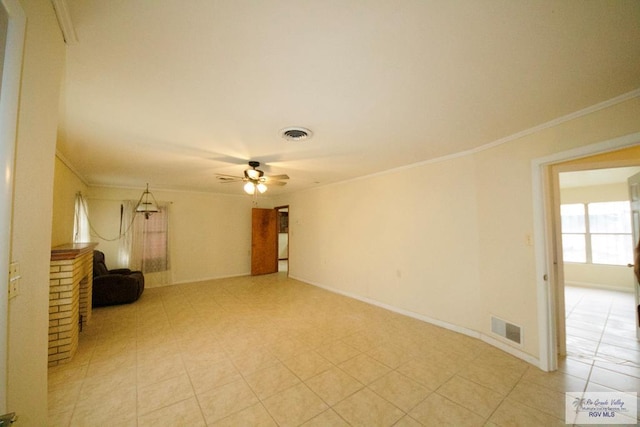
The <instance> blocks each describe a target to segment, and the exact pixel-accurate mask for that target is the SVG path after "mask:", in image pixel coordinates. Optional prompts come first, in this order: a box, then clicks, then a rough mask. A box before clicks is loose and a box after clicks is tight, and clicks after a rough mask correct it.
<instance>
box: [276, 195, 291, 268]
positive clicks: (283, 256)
mask: <svg viewBox="0 0 640 427" xmlns="http://www.w3.org/2000/svg"><path fill="white" fill-rule="evenodd" d="M274 209H275V210H276V211H277V212H278V222H277V223H278V272H279V273H280V272H283V273H286V274H287V275H288V274H289V205H286V206H277V207H275V208H274Z"/></svg>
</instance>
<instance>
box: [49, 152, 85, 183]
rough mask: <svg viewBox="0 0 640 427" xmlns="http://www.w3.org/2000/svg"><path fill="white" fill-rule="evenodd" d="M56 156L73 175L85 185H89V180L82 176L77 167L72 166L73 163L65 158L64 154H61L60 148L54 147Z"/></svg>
mask: <svg viewBox="0 0 640 427" xmlns="http://www.w3.org/2000/svg"><path fill="white" fill-rule="evenodd" d="M56 157H57V158H58V159H59V160H60V161H61V162H62V163H64V165H65V166H66V167H68V168H69V170H70V171H71V172H72V173H73V174H74V175H75V176H77V177H78V179H79V180H80V181H82V183H83V184H84V185H86V186H87V187H89V186H90V184H89V181H87V179H86V178H85V177H84V176H83V175H82V174H81V173H80V172H78V169H76V168H75V166H73V163H71V161H69V159H67V158H66V157H65V156H64V154H62V153H61V152H60V150H58V149H56Z"/></svg>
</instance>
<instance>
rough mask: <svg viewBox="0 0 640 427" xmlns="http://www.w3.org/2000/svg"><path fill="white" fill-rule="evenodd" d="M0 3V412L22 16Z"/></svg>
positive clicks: (12, 0) (10, 2) (12, 1)
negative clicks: (1, 44) (0, 13)
mask: <svg viewBox="0 0 640 427" xmlns="http://www.w3.org/2000/svg"><path fill="white" fill-rule="evenodd" d="M0 6H2V8H3V9H4V11H5V12H6V14H7V17H8V21H7V34H6V36H7V38H6V41H5V50H4V58H3V61H2V83H1V85H2V90H1V91H0V159H1V160H0V169H1V170H2V178H0V206H1V208H0V277H2V280H0V324H2V325H3V327H0V413H6V412H7V369H8V368H7V351H8V329H7V325H8V324H9V322H8V320H9V296H8V293H9V283H8V279H9V263H10V262H11V223H12V213H13V176H14V168H15V149H16V137H17V128H18V107H19V101H20V82H21V74H22V57H23V51H24V40H25V29H26V15H25V13H24V10H23V9H22V7H21V6H20V2H19V1H18V0H0Z"/></svg>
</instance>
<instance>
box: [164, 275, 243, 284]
mask: <svg viewBox="0 0 640 427" xmlns="http://www.w3.org/2000/svg"><path fill="white" fill-rule="evenodd" d="M250 275H251V273H250V272H246V273H239V274H231V275H227V276H212V277H206V278H201V279H193V280H181V281H179V282H173V283H170V284H167V285H162V286H174V285H184V284H185V283H201V282H208V281H209V280H220V279H232V278H234V277H243V276H250ZM162 286H158V287H162Z"/></svg>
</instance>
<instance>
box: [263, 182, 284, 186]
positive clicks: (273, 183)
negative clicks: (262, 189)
mask: <svg viewBox="0 0 640 427" xmlns="http://www.w3.org/2000/svg"><path fill="white" fill-rule="evenodd" d="M266 184H267V185H279V186H283V185H287V183H286V182H284V181H267V183H266Z"/></svg>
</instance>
